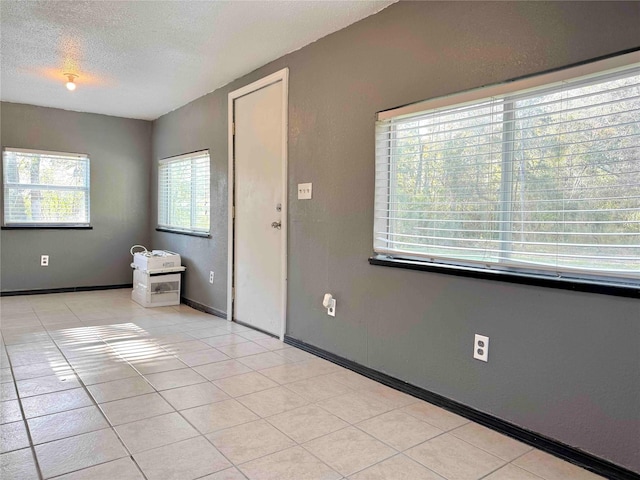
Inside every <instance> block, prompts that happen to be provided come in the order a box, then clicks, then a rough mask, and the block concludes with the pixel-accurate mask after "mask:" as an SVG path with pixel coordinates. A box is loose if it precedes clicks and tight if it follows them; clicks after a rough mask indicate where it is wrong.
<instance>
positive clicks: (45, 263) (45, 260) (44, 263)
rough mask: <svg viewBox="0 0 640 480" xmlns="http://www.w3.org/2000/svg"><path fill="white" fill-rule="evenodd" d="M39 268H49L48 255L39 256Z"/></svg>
mask: <svg viewBox="0 0 640 480" xmlns="http://www.w3.org/2000/svg"><path fill="white" fill-rule="evenodd" d="M40 266H41V267H48V266H49V255H40Z"/></svg>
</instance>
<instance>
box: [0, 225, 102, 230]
mask: <svg viewBox="0 0 640 480" xmlns="http://www.w3.org/2000/svg"><path fill="white" fill-rule="evenodd" d="M0 229H2V230H93V227H92V226H91V225H68V226H67V225H10V226H4V225H3V226H2V227H0Z"/></svg>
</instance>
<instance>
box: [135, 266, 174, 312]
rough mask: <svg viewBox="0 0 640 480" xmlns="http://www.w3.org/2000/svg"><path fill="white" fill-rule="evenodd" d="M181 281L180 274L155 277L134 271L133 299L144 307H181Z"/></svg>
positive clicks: (140, 271) (147, 273)
mask: <svg viewBox="0 0 640 480" xmlns="http://www.w3.org/2000/svg"><path fill="white" fill-rule="evenodd" d="M180 281H181V279H180V274H179V273H169V274H157V275H153V274H150V273H149V272H145V271H142V270H134V271H133V292H132V293H131V299H132V300H133V301H135V302H137V303H139V304H140V305H142V306H143V307H167V306H170V305H180Z"/></svg>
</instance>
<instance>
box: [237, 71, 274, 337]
mask: <svg viewBox="0 0 640 480" xmlns="http://www.w3.org/2000/svg"><path fill="white" fill-rule="evenodd" d="M284 95H285V85H284V82H283V81H282V80H280V81H276V82H274V83H270V84H268V85H266V86H261V87H260V88H257V89H256V90H253V91H250V92H248V93H246V94H243V95H242V96H239V97H238V98H234V99H233V105H232V108H233V121H234V123H235V135H234V136H233V142H234V145H233V147H234V149H233V151H234V164H233V171H234V177H235V178H234V205H235V219H234V225H233V291H234V298H233V304H232V312H233V317H232V318H233V320H237V321H239V322H242V323H245V324H247V325H251V326H254V327H256V328H258V329H260V330H263V331H265V332H268V333H272V334H274V335H278V336H282V335H283V333H284V316H285V312H284V309H285V282H286V278H285V276H286V225H285V223H286V205H285V202H286V194H285V188H284V187H285V172H286V157H285V155H286V153H285V150H286V136H285V132H284V129H285V121H284V115H283V111H284V110H283V109H284V101H283V99H284Z"/></svg>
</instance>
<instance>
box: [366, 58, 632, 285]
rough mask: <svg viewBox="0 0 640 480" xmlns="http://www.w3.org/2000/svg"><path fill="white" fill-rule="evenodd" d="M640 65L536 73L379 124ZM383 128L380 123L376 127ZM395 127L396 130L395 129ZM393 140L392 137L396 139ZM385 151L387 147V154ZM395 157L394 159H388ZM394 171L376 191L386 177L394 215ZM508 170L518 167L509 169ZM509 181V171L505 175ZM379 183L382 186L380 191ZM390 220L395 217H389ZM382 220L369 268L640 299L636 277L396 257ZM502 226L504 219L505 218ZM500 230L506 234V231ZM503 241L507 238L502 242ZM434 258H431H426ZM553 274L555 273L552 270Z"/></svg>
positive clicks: (381, 116)
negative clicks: (381, 243)
mask: <svg viewBox="0 0 640 480" xmlns="http://www.w3.org/2000/svg"><path fill="white" fill-rule="evenodd" d="M639 63H640V52H639V51H637V50H636V51H632V52H630V53H624V54H620V55H615V56H612V57H607V58H602V59H599V60H594V61H590V62H588V63H587V62H585V63H582V64H579V65H574V66H569V67H566V68H562V69H560V70H556V71H551V72H546V73H542V74H536V75H533V76H530V77H524V78H520V79H515V80H510V81H506V82H504V83H501V84H497V85H491V86H486V87H481V88H477V89H473V90H469V91H465V92H461V93H456V94H452V95H447V96H444V97H438V98H434V99H430V100H426V101H422V102H417V103H414V104H409V105H405V106H401V107H398V108H394V109H390V110H385V111H381V112H378V114H377V120H378V122H382V121H385V120H390V119H401V118H402V117H409V116H412V115H415V114H419V113H420V112H423V111H430V110H431V111H432V110H437V109H446V108H451V109H453V108H458V107H464V106H467V105H473V104H476V105H477V104H478V103H479V101H480V100H483V99H487V98H491V97H502V98H503V100H504V102H510V101H516V100H518V99H519V98H521V97H523V96H525V95H527V93H528V92H529V91H531V90H534V91H535V90H537V89H539V88H540V87H552V86H553V85H554V84H556V85H557V84H561V83H563V82H564V81H567V80H571V79H575V78H580V77H586V78H588V77H593V76H597V75H599V74H600V73H602V72H604V71H607V70H615V69H619V70H623V69H625V68H628V67H630V66H632V65H634V64H639ZM508 122H509V120H507V119H505V120H503V123H508ZM376 128H378V124H377V125H376ZM390 128H392V127H391V125H390ZM375 137H376V141H377V140H378V133H377V132H376V135H375ZM392 137H393V136H389V138H392ZM384 148H385V147H382V149H383V150H384ZM386 148H388V149H389V150H390V149H392V148H393V140H389V144H388V147H386ZM376 155H378V147H376ZM388 157H390V154H388ZM501 158H502V163H503V164H504V162H508V161H509V159H508V152H505V150H504V149H503V150H502V154H501ZM388 166H389V170H388V172H386V173H377V172H376V175H375V177H376V192H377V191H378V189H379V188H383V189H384V187H385V186H384V183H385V182H384V178H385V177H386V178H387V182H386V188H387V192H386V197H383V198H386V199H387V200H386V201H387V208H386V209H387V212H388V211H389V204H388V201H389V198H391V197H392V195H393V191H392V189H393V183H394V182H392V181H391V180H390V179H391V178H393V175H394V170H395V168H396V165H395V162H391V161H389V162H388ZM509 167H510V168H509V170H510V169H511V167H513V165H511V164H510V165H509ZM503 176H504V171H503ZM505 181H508V180H506V179H505V178H502V179H501V181H500V186H501V189H500V190H501V193H500V196H501V198H500V201H499V204H501V205H502V204H504V202H505V200H506V199H504V198H502V195H503V193H504V191H506V190H509V189H504V182H505ZM380 183H383V185H382V186H380ZM379 201H381V202H383V203H384V202H385V200H383V199H382V200H379V199H378V194H377V193H376V199H375V201H374V204H375V206H374V212H375V214H374V216H376V217H377V215H378V212H379V211H382V212H384V209H382V210H381V209H380V208H378V205H377V204H378V202H379ZM387 217H390V215H389V214H387ZM377 222H378V220H377V219H374V230H373V244H374V256H373V257H371V258H370V259H369V263H371V264H372V265H381V266H394V267H400V268H404V269H411V270H421V271H429V272H439V273H445V274H451V275H456V276H465V277H473V278H483V279H495V280H500V281H507V282H515V283H526V284H534V285H540V286H552V287H556V288H562V289H570V290H580V291H589V292H596V293H606V294H612V295H621V296H630V297H636V298H637V297H639V296H640V275H637V274H636V273H635V272H634V273H632V274H631V275H627V276H620V277H617V276H603V275H601V274H600V275H599V274H598V273H597V272H594V273H586V272H585V271H583V270H580V271H571V270H570V269H567V268H564V267H560V270H562V272H561V274H559V273H558V272H557V271H556V270H557V269H549V270H547V269H545V268H540V266H538V265H532V267H531V268H527V267H525V266H515V267H514V266H513V265H501V264H500V263H494V264H491V265H486V266H483V265H481V264H480V263H476V262H465V261H464V259H456V258H451V257H446V256H442V257H439V256H437V255H427V256H422V255H411V254H406V253H404V252H401V253H399V252H396V251H394V250H393V249H384V248H380V247H378V246H376V236H377V235H376V232H377V231H378V229H376V223H377ZM389 222H390V220H387V228H386V231H387V232H390V227H389V226H388V223H389ZM501 225H502V219H501ZM500 230H504V229H503V228H501V229H500ZM500 239H501V240H502V235H501V237H500ZM426 257H430V258H426ZM552 270H553V271H552Z"/></svg>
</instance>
